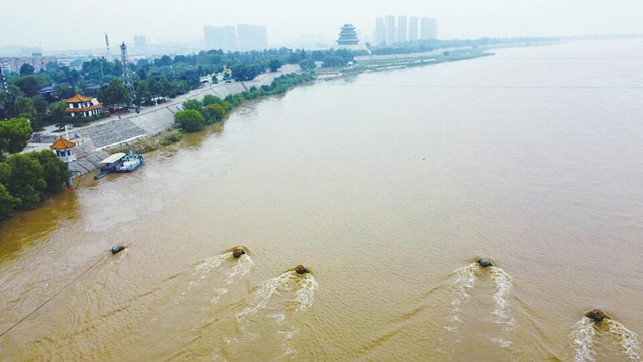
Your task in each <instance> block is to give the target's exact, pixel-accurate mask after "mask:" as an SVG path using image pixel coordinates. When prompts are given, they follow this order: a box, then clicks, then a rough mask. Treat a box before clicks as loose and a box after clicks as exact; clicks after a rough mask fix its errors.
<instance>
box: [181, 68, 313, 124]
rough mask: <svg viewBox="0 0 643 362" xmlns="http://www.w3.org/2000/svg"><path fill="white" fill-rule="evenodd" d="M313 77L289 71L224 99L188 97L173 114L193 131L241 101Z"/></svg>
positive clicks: (215, 119)
mask: <svg viewBox="0 0 643 362" xmlns="http://www.w3.org/2000/svg"><path fill="white" fill-rule="evenodd" d="M314 78H315V76H314V74H313V73H311V72H306V73H291V74H286V75H282V76H280V77H278V78H276V79H275V80H274V81H273V82H272V83H271V84H270V85H263V86H261V87H259V88H257V87H254V86H253V87H250V89H249V90H247V91H243V92H241V93H237V94H231V95H228V96H227V97H226V98H225V99H221V98H219V97H216V96H213V95H209V94H208V95H206V96H204V97H203V99H202V100H201V101H198V100H196V99H190V100H187V101H185V102H183V111H181V112H178V113H176V114H175V115H174V119H175V121H176V123H178V124H179V125H180V126H181V128H182V129H184V130H185V131H187V132H195V131H199V130H201V129H203V128H204V127H205V126H206V125H209V124H213V123H216V122H220V121H222V120H223V119H224V118H225V117H226V116H227V115H228V114H229V113H230V111H231V110H232V109H233V108H234V107H237V106H239V105H240V104H241V103H243V101H245V100H250V99H255V98H257V97H263V96H270V95H277V94H283V93H286V91H288V89H290V88H293V87H295V86H296V85H299V84H302V83H305V82H310V81H312V80H313V79H314Z"/></svg>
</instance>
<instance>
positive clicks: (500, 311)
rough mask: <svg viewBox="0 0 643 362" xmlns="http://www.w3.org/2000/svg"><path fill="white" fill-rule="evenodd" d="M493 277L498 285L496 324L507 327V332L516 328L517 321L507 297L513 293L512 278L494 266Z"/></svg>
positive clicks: (494, 312)
mask: <svg viewBox="0 0 643 362" xmlns="http://www.w3.org/2000/svg"><path fill="white" fill-rule="evenodd" d="M491 277H492V278H493V281H494V282H495V283H496V294H494V295H493V299H495V301H496V310H495V311H493V314H494V315H495V316H496V320H495V322H496V323H498V324H502V325H504V326H505V329H506V330H509V329H513V328H515V327H516V320H515V319H514V317H513V316H512V315H511V313H510V311H509V307H510V306H511V305H510V304H509V302H508V301H507V298H506V296H507V295H508V294H509V292H510V291H511V286H512V285H511V277H510V276H509V274H507V273H506V272H505V271H504V270H502V269H501V268H498V267H495V266H492V267H491Z"/></svg>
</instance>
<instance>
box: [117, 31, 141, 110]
mask: <svg viewBox="0 0 643 362" xmlns="http://www.w3.org/2000/svg"><path fill="white" fill-rule="evenodd" d="M121 67H123V84H124V85H125V86H126V87H127V89H128V90H129V95H130V98H131V100H130V103H131V102H134V100H135V99H136V92H135V91H134V83H133V82H132V71H131V70H130V69H129V61H128V59H127V45H125V42H123V44H121ZM136 108H137V111H138V106H136Z"/></svg>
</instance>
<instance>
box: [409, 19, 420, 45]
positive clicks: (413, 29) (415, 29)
mask: <svg viewBox="0 0 643 362" xmlns="http://www.w3.org/2000/svg"><path fill="white" fill-rule="evenodd" d="M418 20H419V19H418V17H417V16H411V17H410V18H409V41H415V40H418V35H419V30H420V29H419V21H418Z"/></svg>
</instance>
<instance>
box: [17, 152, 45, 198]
mask: <svg viewBox="0 0 643 362" xmlns="http://www.w3.org/2000/svg"><path fill="white" fill-rule="evenodd" d="M7 163H8V164H9V166H10V167H11V176H10V177H9V182H8V183H7V189H8V190H9V192H10V193H11V194H12V195H13V196H14V197H16V198H17V199H18V200H19V202H18V205H17V207H18V208H22V209H32V208H34V207H35V206H36V205H38V203H39V202H40V200H42V198H43V197H44V195H45V190H46V189H47V182H46V181H45V178H44V173H43V168H42V166H41V165H40V163H38V161H36V160H34V159H33V158H31V157H29V156H27V155H24V154H15V155H12V156H11V157H9V160H8V161H7Z"/></svg>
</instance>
